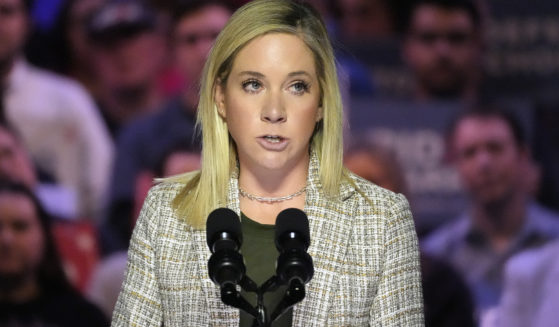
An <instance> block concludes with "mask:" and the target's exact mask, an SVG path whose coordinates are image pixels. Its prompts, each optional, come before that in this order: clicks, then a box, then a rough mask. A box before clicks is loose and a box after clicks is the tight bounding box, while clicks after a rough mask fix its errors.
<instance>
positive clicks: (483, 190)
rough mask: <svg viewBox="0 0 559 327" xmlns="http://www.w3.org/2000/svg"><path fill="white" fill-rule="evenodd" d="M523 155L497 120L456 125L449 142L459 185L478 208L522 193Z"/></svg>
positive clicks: (465, 121) (482, 119)
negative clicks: (520, 191) (465, 190)
mask: <svg viewBox="0 0 559 327" xmlns="http://www.w3.org/2000/svg"><path fill="white" fill-rule="evenodd" d="M526 151H527V150H525V149H523V148H521V147H520V146H519V145H518V144H517V143H516V142H515V140H514V136H513V134H512V131H511V129H510V128H509V126H508V125H507V123H506V122H505V121H503V120H502V119H500V118H498V117H475V116H473V117H467V118H465V119H463V120H461V121H460V122H459V123H458V125H457V126H456V129H455V131H454V134H453V138H452V152H453V157H454V159H455V162H456V166H457V168H458V172H459V173H460V177H461V179H462V182H463V184H464V186H465V187H466V189H467V190H468V191H469V192H470V193H471V195H472V197H473V199H474V200H475V201H476V202H478V203H481V204H482V205H485V204H487V205H490V204H493V203H503V202H504V201H507V200H508V199H511V198H512V196H513V195H514V194H515V193H514V192H516V191H517V190H519V189H522V186H523V181H524V180H523V177H522V174H523V172H524V171H525V167H526V162H527V158H528V156H527V153H526Z"/></svg>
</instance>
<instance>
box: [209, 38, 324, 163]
mask: <svg viewBox="0 0 559 327" xmlns="http://www.w3.org/2000/svg"><path fill="white" fill-rule="evenodd" d="M315 67H316V66H315V62H314V56H313V54H312V52H311V50H310V49H309V48H308V47H307V45H306V44H305V43H304V42H303V41H302V40H301V39H300V38H299V37H297V36H295V35H290V34H284V33H270V34H265V35H263V36H260V37H257V38H255V39H254V40H252V41H250V42H249V43H248V44H247V45H246V46H245V47H244V48H242V49H241V51H239V53H238V55H237V56H236V58H235V60H234V62H233V66H232V69H231V72H230V74H229V77H228V78H227V80H226V82H225V85H219V86H218V87H217V88H216V89H217V90H216V103H217V105H218V107H219V113H220V114H221V116H222V117H223V118H224V119H225V120H226V122H227V127H228V129H229V132H230V134H231V136H232V138H233V139H234V141H235V144H236V146H237V154H238V158H239V162H240V167H241V171H244V170H245V169H247V170H248V171H252V172H253V173H255V172H258V171H262V169H264V170H265V171H269V170H276V171H278V170H283V169H289V170H294V169H295V168H301V167H305V166H306V165H307V163H308V160H309V141H310V138H311V136H312V133H313V130H314V128H315V125H316V123H317V122H318V121H319V120H320V119H321V118H322V116H321V108H320V107H319V102H320V86H319V81H318V77H317V72H316V68H315ZM305 169H306V168H305Z"/></svg>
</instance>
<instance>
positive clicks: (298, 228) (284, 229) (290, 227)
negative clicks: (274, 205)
mask: <svg viewBox="0 0 559 327" xmlns="http://www.w3.org/2000/svg"><path fill="white" fill-rule="evenodd" d="M286 233H288V234H296V237H297V239H298V240H300V241H302V242H303V243H304V246H305V250H306V249H307V248H308V247H309V245H310V229H309V219H308V218H307V215H306V214H305V213H304V212H303V211H302V210H299V209H297V208H288V209H285V210H283V211H282V212H280V213H279V214H278V217H277V218H276V247H277V248H278V249H279V250H281V248H283V245H282V244H280V243H282V239H285V238H288V239H291V238H292V236H289V235H285V234H286Z"/></svg>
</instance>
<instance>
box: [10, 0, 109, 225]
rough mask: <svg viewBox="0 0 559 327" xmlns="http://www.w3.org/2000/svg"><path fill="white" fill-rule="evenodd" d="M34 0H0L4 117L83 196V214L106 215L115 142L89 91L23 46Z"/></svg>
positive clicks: (44, 165)
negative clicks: (30, 57)
mask: <svg viewBox="0 0 559 327" xmlns="http://www.w3.org/2000/svg"><path fill="white" fill-rule="evenodd" d="M30 5H31V4H30V2H28V1H24V0H0V87H1V88H3V97H4V99H3V100H4V112H3V113H2V114H3V115H2V116H3V117H4V119H5V121H6V122H7V124H8V125H10V126H11V127H12V128H13V129H14V130H15V131H16V132H17V133H18V134H19V135H20V136H21V140H22V143H23V144H24V147H25V148H26V149H27V150H28V151H29V152H30V154H31V157H32V158H33V160H34V161H35V163H36V164H37V166H38V168H39V169H40V170H41V171H42V172H45V173H46V174H47V175H49V176H50V177H51V178H52V179H53V180H54V181H55V182H56V183H59V184H61V185H62V186H64V187H65V188H67V189H69V190H71V191H72V192H74V193H75V194H76V195H77V198H78V216H79V217H83V218H89V219H97V218H99V217H100V216H101V211H102V208H103V205H104V201H103V199H104V198H105V197H106V189H107V184H108V178H109V174H110V167H111V165H112V159H113V152H112V151H113V149H112V143H111V140H110V138H109V135H108V132H107V130H106V129H105V127H104V125H103V123H102V121H101V117H100V116H99V113H98V110H97V108H96V107H95V104H94V102H93V100H92V98H91V96H90V95H89V94H87V92H86V91H85V90H84V89H83V88H82V87H81V86H80V85H79V84H77V83H76V82H74V81H72V80H69V79H67V78H64V77H61V76H57V75H54V74H51V73H48V72H46V71H44V70H40V69H37V68H35V67H33V66H31V65H30V64H28V63H27V62H26V60H25V59H24V58H23V54H22V50H23V46H24V43H25V41H26V37H27V35H28V33H29V25H30V21H29V9H30Z"/></svg>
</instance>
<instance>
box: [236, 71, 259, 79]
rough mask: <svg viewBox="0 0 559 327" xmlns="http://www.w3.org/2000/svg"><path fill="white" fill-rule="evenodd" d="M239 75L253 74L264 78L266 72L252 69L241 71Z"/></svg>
mask: <svg viewBox="0 0 559 327" xmlns="http://www.w3.org/2000/svg"><path fill="white" fill-rule="evenodd" d="M239 75H241V76H242V75H249V76H253V77H256V78H264V77H265V76H264V74H262V73H259V72H255V71H250V70H245V71H242V72H240V73H239Z"/></svg>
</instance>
